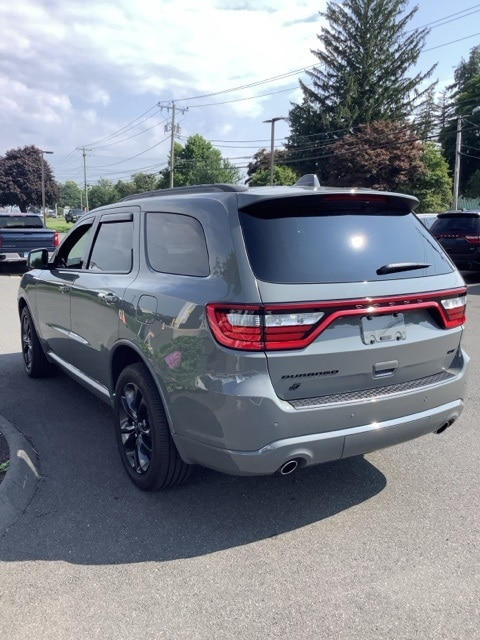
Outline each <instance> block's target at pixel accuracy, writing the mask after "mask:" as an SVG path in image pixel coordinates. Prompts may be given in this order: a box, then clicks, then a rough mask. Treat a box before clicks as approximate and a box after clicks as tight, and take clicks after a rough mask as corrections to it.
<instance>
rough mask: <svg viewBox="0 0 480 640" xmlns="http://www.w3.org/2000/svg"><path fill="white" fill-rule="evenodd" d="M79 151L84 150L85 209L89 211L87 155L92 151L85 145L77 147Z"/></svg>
mask: <svg viewBox="0 0 480 640" xmlns="http://www.w3.org/2000/svg"><path fill="white" fill-rule="evenodd" d="M77 149H78V151H81V152H82V155H83V186H84V190H85V211H88V189H87V162H86V156H87V151H91V149H85V147H77Z"/></svg>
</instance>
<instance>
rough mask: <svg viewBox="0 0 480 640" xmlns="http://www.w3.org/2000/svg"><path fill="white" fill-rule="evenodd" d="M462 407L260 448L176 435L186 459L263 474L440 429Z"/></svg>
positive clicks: (452, 405)
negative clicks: (223, 445)
mask: <svg viewBox="0 0 480 640" xmlns="http://www.w3.org/2000/svg"><path fill="white" fill-rule="evenodd" d="M462 411H463V401H462V400H456V401H455V402H450V403H448V404H445V405H442V406H441V407H437V408H436V409H435V410H431V409H430V410H428V411H423V412H421V413H416V414H414V415H409V416H405V417H403V418H399V419H396V420H388V421H385V422H379V423H371V424H365V425H361V426H357V427H352V428H347V429H341V430H338V431H329V432H327V433H317V434H313V435H307V436H299V437H295V438H286V439H282V440H277V441H275V442H272V443H270V444H268V445H266V446H264V447H262V448H261V449H259V450H258V451H235V450H230V449H221V448H219V447H214V446H211V445H208V444H206V443H203V442H198V441H194V440H191V439H189V438H185V437H183V436H179V435H174V440H175V444H176V446H177V447H178V449H179V451H180V452H181V455H182V457H183V458H184V459H185V460H186V461H187V462H190V463H196V464H202V465H203V466H207V467H209V468H211V469H216V470H217V471H222V472H224V473H229V474H233V475H266V474H272V473H275V472H276V471H278V470H279V469H280V467H281V466H282V465H283V464H285V463H286V462H287V461H289V460H297V461H298V462H299V466H310V465H316V464H320V463H322V462H328V461H332V460H340V459H341V458H348V457H351V456H356V455H361V454H364V453H370V452H372V451H377V450H378V449H384V448H386V447H390V446H392V445H395V444H400V443H402V442H406V441H408V440H412V439H414V438H418V437H420V436H422V435H426V434H428V433H432V432H435V431H438V430H439V429H442V428H444V427H445V426H446V425H449V424H451V423H453V422H454V421H455V420H456V419H457V418H458V417H459V416H460V414H461V413H462Z"/></svg>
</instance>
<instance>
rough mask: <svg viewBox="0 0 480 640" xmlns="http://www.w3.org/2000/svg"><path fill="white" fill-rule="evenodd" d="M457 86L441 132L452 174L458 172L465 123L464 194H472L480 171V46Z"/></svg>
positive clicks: (461, 68) (460, 72)
mask: <svg viewBox="0 0 480 640" xmlns="http://www.w3.org/2000/svg"><path fill="white" fill-rule="evenodd" d="M454 79H455V82H454V84H453V85H451V86H450V87H449V89H450V95H451V100H452V102H451V105H452V106H451V108H450V110H449V111H448V112H447V117H448V118H449V120H446V122H445V125H444V126H443V127H442V130H441V132H440V136H439V139H440V142H441V144H442V147H443V150H444V154H445V157H446V159H447V161H448V164H449V166H450V169H451V171H452V172H453V171H454V168H455V156H456V141H457V126H458V119H459V118H460V119H461V122H460V124H461V130H462V147H461V154H462V155H461V162H460V167H461V169H460V188H459V192H460V194H463V193H465V194H466V193H467V191H468V192H469V193H471V188H470V187H467V185H469V183H470V180H471V178H472V176H473V175H474V174H475V172H476V171H478V170H480V109H478V107H480V45H477V46H476V47H474V48H473V49H472V50H471V51H470V56H469V58H468V60H467V61H465V60H462V61H461V63H460V64H459V65H458V67H457V68H456V70H455V74H454Z"/></svg>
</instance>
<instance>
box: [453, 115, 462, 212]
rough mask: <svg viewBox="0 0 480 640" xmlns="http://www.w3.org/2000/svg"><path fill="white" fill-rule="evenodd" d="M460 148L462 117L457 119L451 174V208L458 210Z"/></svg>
mask: <svg viewBox="0 0 480 640" xmlns="http://www.w3.org/2000/svg"><path fill="white" fill-rule="evenodd" d="M461 148H462V116H458V119H457V139H456V143H455V169H454V173H453V208H454V209H455V211H456V210H457V209H458V191H459V185H460V159H461V155H460V154H461Z"/></svg>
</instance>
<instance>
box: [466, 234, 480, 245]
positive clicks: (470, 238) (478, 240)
mask: <svg viewBox="0 0 480 640" xmlns="http://www.w3.org/2000/svg"><path fill="white" fill-rule="evenodd" d="M465 240H466V241H467V242H469V243H470V244H480V236H465Z"/></svg>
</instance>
